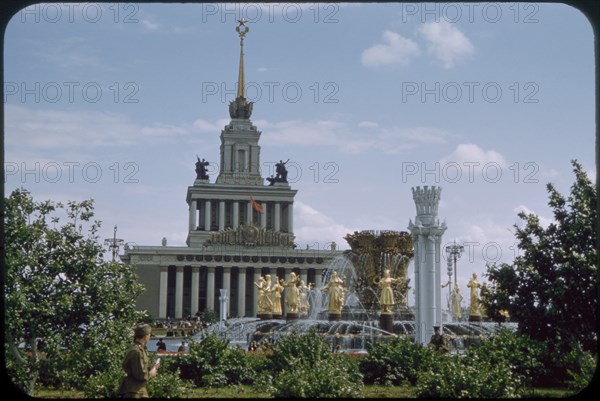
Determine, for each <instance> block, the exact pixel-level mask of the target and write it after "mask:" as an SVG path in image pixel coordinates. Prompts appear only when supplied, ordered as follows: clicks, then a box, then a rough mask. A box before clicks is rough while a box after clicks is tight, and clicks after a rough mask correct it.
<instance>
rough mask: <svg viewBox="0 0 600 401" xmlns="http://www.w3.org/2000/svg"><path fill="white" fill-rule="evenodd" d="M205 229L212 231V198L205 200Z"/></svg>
mask: <svg viewBox="0 0 600 401" xmlns="http://www.w3.org/2000/svg"><path fill="white" fill-rule="evenodd" d="M204 205H205V206H204V230H205V231H210V225H211V221H210V211H211V209H210V200H206V201H204Z"/></svg>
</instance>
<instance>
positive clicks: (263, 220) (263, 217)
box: [260, 202, 269, 228]
mask: <svg viewBox="0 0 600 401" xmlns="http://www.w3.org/2000/svg"><path fill="white" fill-rule="evenodd" d="M262 208H263V212H262V213H261V214H260V226H261V228H267V213H268V212H269V211H268V210H267V202H263V203H262Z"/></svg>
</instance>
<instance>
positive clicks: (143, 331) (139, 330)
mask: <svg viewBox="0 0 600 401" xmlns="http://www.w3.org/2000/svg"><path fill="white" fill-rule="evenodd" d="M133 332H134V334H135V336H136V337H142V336H145V335H148V334H150V333H151V332H152V327H150V325H149V324H141V325H139V326H137V327H136V328H135V329H134V330H133Z"/></svg>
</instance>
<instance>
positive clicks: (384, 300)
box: [373, 269, 403, 332]
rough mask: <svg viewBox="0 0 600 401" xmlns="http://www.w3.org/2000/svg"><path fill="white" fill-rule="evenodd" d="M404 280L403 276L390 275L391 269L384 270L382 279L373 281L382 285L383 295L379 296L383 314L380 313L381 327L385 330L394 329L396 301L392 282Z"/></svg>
mask: <svg viewBox="0 0 600 401" xmlns="http://www.w3.org/2000/svg"><path fill="white" fill-rule="evenodd" d="M402 281H403V280H402V278H393V277H392V276H391V275H390V269H385V270H384V272H383V277H382V278H381V279H379V280H377V279H376V278H374V279H373V283H374V284H375V285H378V286H379V287H381V296H380V297H379V305H380V307H381V314H380V315H379V328H381V329H383V330H385V331H389V332H393V331H394V322H393V316H392V307H393V306H394V304H395V302H394V291H393V290H392V284H394V283H398V282H402Z"/></svg>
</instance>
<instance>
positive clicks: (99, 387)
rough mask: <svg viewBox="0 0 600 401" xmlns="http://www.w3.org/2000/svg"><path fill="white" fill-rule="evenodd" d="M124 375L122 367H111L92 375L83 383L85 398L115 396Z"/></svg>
mask: <svg viewBox="0 0 600 401" xmlns="http://www.w3.org/2000/svg"><path fill="white" fill-rule="evenodd" d="M124 377H125V373H124V372H123V370H122V369H109V370H106V371H104V372H102V373H99V374H97V375H94V376H91V377H90V378H89V379H88V380H86V381H85V383H84V385H83V393H84V395H85V398H115V397H116V395H117V391H118V390H119V385H120V384H121V380H122V379H123V378H124Z"/></svg>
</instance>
